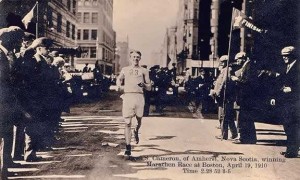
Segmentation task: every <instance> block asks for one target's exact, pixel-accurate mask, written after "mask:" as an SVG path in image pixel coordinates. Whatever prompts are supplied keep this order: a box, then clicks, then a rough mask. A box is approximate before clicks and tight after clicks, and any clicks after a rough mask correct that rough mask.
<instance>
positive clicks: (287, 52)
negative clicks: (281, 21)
mask: <svg viewBox="0 0 300 180" xmlns="http://www.w3.org/2000/svg"><path fill="white" fill-rule="evenodd" d="M294 51H295V47H294V46H287V47H284V48H283V49H282V50H281V55H290V54H293V53H294Z"/></svg>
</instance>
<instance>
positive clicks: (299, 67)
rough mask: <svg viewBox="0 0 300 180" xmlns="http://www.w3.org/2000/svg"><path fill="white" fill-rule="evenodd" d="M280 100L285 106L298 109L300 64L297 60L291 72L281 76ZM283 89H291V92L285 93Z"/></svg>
mask: <svg viewBox="0 0 300 180" xmlns="http://www.w3.org/2000/svg"><path fill="white" fill-rule="evenodd" d="M280 86H281V89H280V90H279V94H278V96H279V97H278V99H279V103H280V104H282V105H284V106H289V107H297V106H299V100H300V62H299V61H298V60H297V61H296V62H295V64H294V65H293V66H292V67H291V68H290V70H289V71H288V72H287V71H286V72H285V73H282V74H281V78H280ZM283 87H290V88H291V92H289V93H284V92H283V90H282V89H283Z"/></svg>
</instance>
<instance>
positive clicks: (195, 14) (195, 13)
mask: <svg viewBox="0 0 300 180" xmlns="http://www.w3.org/2000/svg"><path fill="white" fill-rule="evenodd" d="M194 19H198V9H194Z"/></svg>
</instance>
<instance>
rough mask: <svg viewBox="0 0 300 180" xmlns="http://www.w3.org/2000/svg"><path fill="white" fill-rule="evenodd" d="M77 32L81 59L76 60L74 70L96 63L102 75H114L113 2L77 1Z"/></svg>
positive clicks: (106, 0) (101, 0) (110, 0)
mask: <svg viewBox="0 0 300 180" xmlns="http://www.w3.org/2000/svg"><path fill="white" fill-rule="evenodd" d="M77 2H78V12H77V20H78V31H77V44H78V45H79V46H80V47H81V49H82V52H83V53H82V54H81V57H79V58H77V59H76V68H77V69H82V68H83V66H84V64H86V63H89V64H90V67H93V66H94V64H95V63H96V61H98V63H99V64H100V67H101V70H102V73H104V74H111V73H114V69H115V65H114V59H115V46H116V43H115V39H116V33H115V31H114V30H113V27H112V22H113V0H77Z"/></svg>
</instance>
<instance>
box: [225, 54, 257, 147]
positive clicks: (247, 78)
mask: <svg viewBox="0 0 300 180" xmlns="http://www.w3.org/2000/svg"><path fill="white" fill-rule="evenodd" d="M234 59H235V63H234V67H233V69H234V70H233V71H232V73H231V74H230V80H231V81H232V82H234V83H235V88H234V89H236V103H237V105H238V106H239V113H238V117H237V118H238V119H237V120H238V130H239V134H240V137H239V139H237V140H236V141H234V142H233V143H235V144H256V141H257V138H256V129H255V125H254V118H255V116H256V114H255V111H254V109H253V100H252V99H251V97H252V96H251V93H253V92H252V90H253V87H252V83H253V82H252V80H253V77H254V76H253V75H254V71H253V69H251V67H250V65H251V61H250V59H249V58H248V57H247V55H246V53H245V52H239V53H237V54H236V55H235V58H234Z"/></svg>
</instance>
